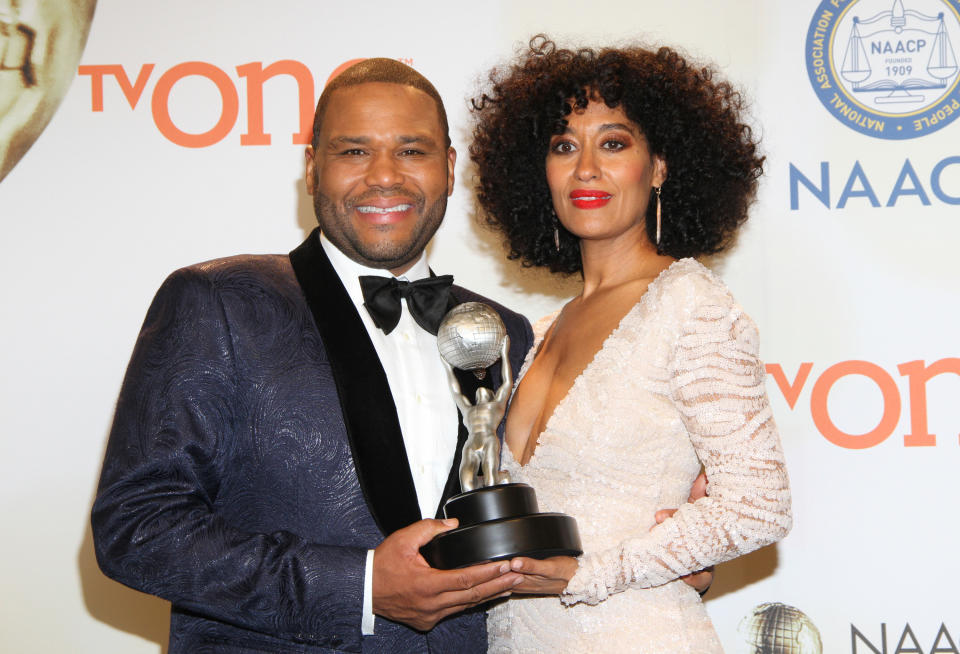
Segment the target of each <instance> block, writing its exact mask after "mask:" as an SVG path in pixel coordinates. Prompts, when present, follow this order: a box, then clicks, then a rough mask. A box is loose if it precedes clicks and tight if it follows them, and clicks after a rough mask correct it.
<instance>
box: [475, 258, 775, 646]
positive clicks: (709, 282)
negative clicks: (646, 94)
mask: <svg viewBox="0 0 960 654" xmlns="http://www.w3.org/2000/svg"><path fill="white" fill-rule="evenodd" d="M555 317H556V314H554V315H553V316H548V317H547V318H545V319H544V320H542V321H540V323H539V324H538V325H536V327H535V329H534V331H535V336H536V339H537V340H536V343H535V344H534V347H533V349H532V350H531V352H530V353H529V354H528V355H527V360H526V362H525V363H524V365H523V368H522V369H521V371H520V373H519V375H518V382H519V379H521V378H522V376H523V374H524V373H525V372H526V370H527V368H529V366H530V362H531V361H532V359H533V353H535V352H536V351H537V348H538V346H539V344H540V342H541V340H542V338H543V334H544V333H545V332H546V330H547V329H548V328H549V326H550V324H551V323H552V322H553V320H554V319H555ZM701 462H702V463H703V465H704V467H705V468H706V472H707V476H708V479H709V497H706V498H704V499H701V500H699V501H697V502H695V503H693V504H688V503H687V501H686V500H687V493H688V492H689V490H690V486H691V484H692V483H693V480H694V478H695V477H696V475H697V473H698V472H699V469H700V464H701ZM502 467H503V468H504V469H506V470H508V471H509V473H510V475H511V476H512V479H513V480H514V481H522V482H526V483H529V484H530V485H531V486H533V487H534V488H535V489H536V491H537V498H538V500H539V504H540V510H541V511H560V512H563V513H566V514H569V515H572V516H574V517H575V518H576V519H577V523H578V525H579V528H580V536H581V538H582V541H583V548H584V555H583V556H582V557H581V558H580V567H579V569H578V570H577V573H576V575H575V576H574V577H573V579H571V581H570V584H569V585H568V586H567V589H566V591H565V592H564V594H563V595H562V596H561V597H560V598H557V597H536V598H534V597H529V598H523V597H514V598H512V599H510V600H508V601H504V602H502V603H500V604H498V605H496V606H494V607H493V608H491V610H490V612H489V617H488V621H487V627H488V632H489V651H490V652H550V653H554V652H571V653H574V652H576V653H583V652H643V653H651V654H652V653H656V654H680V653H686V652H689V653H695V654H708V653H711V652H722V649H721V646H720V642H719V640H718V638H717V635H716V632H715V631H714V628H713V625H712V624H711V622H710V618H709V617H708V616H707V613H706V611H705V610H704V607H703V605H702V604H701V602H700V597H699V596H698V595H697V593H696V591H695V590H693V589H692V588H691V587H689V586H688V585H686V584H685V583H684V582H682V581H679V580H678V577H680V576H681V575H685V574H687V573H688V572H692V571H694V570H698V569H700V568H703V567H705V566H708V565H711V564H714V563H720V562H722V561H727V560H729V559H732V558H735V557H737V556H739V555H741V554H745V553H747V552H750V551H752V550H755V549H757V548H759V547H762V546H764V545H767V544H769V543H772V542H774V541H776V540H779V539H780V538H782V537H783V536H784V535H785V534H786V533H787V531H789V529H790V524H791V516H790V490H789V486H788V481H787V473H786V470H785V468H784V461H783V451H782V449H781V447H780V440H779V437H778V435H777V430H776V426H775V425H774V421H773V416H772V415H771V412H770V407H769V403H768V401H767V395H766V391H765V388H764V370H763V364H762V363H761V362H760V361H759V359H758V358H757V331H756V327H755V326H754V324H753V321H752V320H751V319H750V318H749V317H748V316H747V315H746V314H745V313H743V310H742V308H741V307H740V305H738V304H737V303H736V302H735V301H734V299H733V297H732V296H731V295H730V293H729V291H728V290H727V289H726V287H725V286H724V285H723V283H722V282H721V281H719V279H717V278H716V277H715V276H714V275H713V274H712V273H711V272H710V271H709V270H707V269H706V268H704V267H703V266H702V265H700V264H699V263H697V262H696V261H694V260H693V259H682V260H680V261H677V262H675V263H674V264H673V265H671V266H670V267H669V268H668V269H667V270H665V271H664V272H663V273H661V275H660V276H659V277H658V278H657V279H656V280H655V281H654V282H653V283H652V284H651V285H650V287H649V288H648V290H647V292H646V294H645V295H644V296H643V298H642V299H641V301H640V302H638V303H637V304H636V305H635V306H634V307H633V308H632V309H631V310H630V311H629V313H627V315H626V316H625V317H624V318H623V320H622V321H621V322H620V325H619V326H618V327H617V329H616V330H614V332H613V333H612V334H611V335H610V336H609V337H608V338H607V339H606V341H605V342H604V344H603V347H602V348H601V349H600V351H599V352H598V353H597V354H596V356H595V358H594V359H593V361H592V362H591V363H590V364H589V365H588V366H587V368H586V369H585V370H584V371H583V372H582V373H581V374H580V376H579V377H578V378H577V379H576V381H575V382H574V384H573V386H572V387H571V389H570V391H569V393H568V394H567V396H566V397H565V398H564V399H563V400H562V401H561V402H560V404H559V405H558V406H557V408H556V410H555V411H554V414H553V416H552V417H551V418H550V420H549V421H548V422H547V426H546V429H545V430H544V432H543V433H542V434H541V435H540V437H539V443H538V445H537V448H536V451H535V452H534V454H533V458H531V460H530V462H529V463H528V464H527V465H526V466H522V467H521V466H520V465H518V464H517V462H516V461H515V460H514V459H513V457H512V455H511V453H510V451H509V448H504V449H503V464H502ZM671 507H680V509H679V511H677V513H676V514H675V515H674V517H673V518H670V519H668V520H666V521H665V522H664V523H663V524H661V525H659V526H656V527H654V528H653V529H652V530H651V527H653V525H654V523H655V520H654V513H655V512H656V511H657V510H659V509H662V508H671Z"/></svg>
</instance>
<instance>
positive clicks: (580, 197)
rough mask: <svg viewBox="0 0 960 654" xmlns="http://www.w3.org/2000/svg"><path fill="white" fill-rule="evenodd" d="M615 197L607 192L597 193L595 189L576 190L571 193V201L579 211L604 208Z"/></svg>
mask: <svg viewBox="0 0 960 654" xmlns="http://www.w3.org/2000/svg"><path fill="white" fill-rule="evenodd" d="M612 197H613V196H612V195H610V194H609V193H607V192H606V191H596V190H593V189H580V188H578V189H576V190H574V191H570V201H571V202H572V203H573V206H575V207H576V208H577V209H599V208H600V207H602V206H604V205H605V204H606V203H607V202H609V201H610V199H611V198H612Z"/></svg>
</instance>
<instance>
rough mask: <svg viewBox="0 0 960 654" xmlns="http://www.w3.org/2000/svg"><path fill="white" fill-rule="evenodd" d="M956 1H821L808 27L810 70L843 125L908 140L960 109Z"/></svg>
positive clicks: (958, 4) (958, 3)
mask: <svg viewBox="0 0 960 654" xmlns="http://www.w3.org/2000/svg"><path fill="white" fill-rule="evenodd" d="M958 47H960V0H823V2H821V3H820V6H819V7H818V8H817V11H816V13H815V14H814V16H813V20H812V21H811V23H810V29H809V31H808V32H807V41H806V53H805V56H806V61H807V74H808V75H809V76H810V83H811V84H812V85H813V88H814V90H815V91H816V93H817V96H818V97H819V98H820V102H822V103H823V106H824V107H826V108H827V111H829V112H830V113H831V114H832V115H833V116H834V117H835V118H836V119H837V120H839V121H840V122H842V123H843V124H844V125H847V126H848V127H850V128H852V129H855V130H857V131H858V132H862V133H863V134H868V135H869V136H874V137H877V138H883V139H911V138H916V137H918V136H923V135H924V134H930V133H931V132H935V131H937V130H938V129H941V128H943V127H945V126H947V125H949V124H950V123H951V122H953V121H954V120H956V119H957V117H958V116H960V84H958V80H960V74H958V73H960V69H958V67H957V54H958V52H960V49H958Z"/></svg>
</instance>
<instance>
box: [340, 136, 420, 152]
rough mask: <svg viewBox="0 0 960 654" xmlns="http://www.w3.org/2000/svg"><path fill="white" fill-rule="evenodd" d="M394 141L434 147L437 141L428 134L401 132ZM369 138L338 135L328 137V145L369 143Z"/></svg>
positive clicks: (341, 145)
mask: <svg viewBox="0 0 960 654" xmlns="http://www.w3.org/2000/svg"><path fill="white" fill-rule="evenodd" d="M395 140H396V142H397V143H399V144H401V145H410V144H411V143H414V144H416V143H421V144H423V145H425V146H430V147H436V145H437V141H436V140H435V139H433V138H432V137H430V136H426V135H407V134H401V135H399V136H397V137H396V139H395ZM370 143H371V139H370V137H369V136H338V137H336V138H333V139H330V142H329V144H328V147H329V148H331V149H333V148H340V147H343V146H347V145H370Z"/></svg>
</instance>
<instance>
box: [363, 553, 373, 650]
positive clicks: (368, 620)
mask: <svg viewBox="0 0 960 654" xmlns="http://www.w3.org/2000/svg"><path fill="white" fill-rule="evenodd" d="M373 619H374V615H373V550H367V565H366V567H365V568H364V571H363V619H362V620H361V621H360V635H362V636H372V635H373V627H374V624H373Z"/></svg>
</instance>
